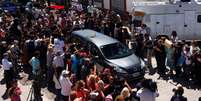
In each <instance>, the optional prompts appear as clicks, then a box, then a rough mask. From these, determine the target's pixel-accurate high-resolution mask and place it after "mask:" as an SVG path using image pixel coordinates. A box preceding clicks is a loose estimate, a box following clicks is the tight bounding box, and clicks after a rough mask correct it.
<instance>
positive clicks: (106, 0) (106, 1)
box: [103, 0, 110, 9]
mask: <svg viewBox="0 0 201 101" xmlns="http://www.w3.org/2000/svg"><path fill="white" fill-rule="evenodd" d="M103 3H104V8H105V9H110V0H103Z"/></svg>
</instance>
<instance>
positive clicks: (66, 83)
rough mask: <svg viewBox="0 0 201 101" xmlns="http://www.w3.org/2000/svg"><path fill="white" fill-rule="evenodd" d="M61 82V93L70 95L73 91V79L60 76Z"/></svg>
mask: <svg viewBox="0 0 201 101" xmlns="http://www.w3.org/2000/svg"><path fill="white" fill-rule="evenodd" d="M59 82H60V84H61V94H62V95H63V96H69V95H70V92H71V86H72V85H73V84H72V83H71V81H70V80H69V78H65V77H63V76H61V77H60V78H59Z"/></svg>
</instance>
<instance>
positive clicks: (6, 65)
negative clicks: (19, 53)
mask: <svg viewBox="0 0 201 101" xmlns="http://www.w3.org/2000/svg"><path fill="white" fill-rule="evenodd" d="M1 62H2V66H3V69H4V70H10V69H11V68H12V67H13V64H12V62H10V61H8V59H6V58H3V59H2V61H1Z"/></svg>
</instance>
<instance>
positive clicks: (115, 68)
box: [114, 66, 127, 73]
mask: <svg viewBox="0 0 201 101" xmlns="http://www.w3.org/2000/svg"><path fill="white" fill-rule="evenodd" d="M114 70H115V71H116V72H117V73H127V72H126V71H125V70H123V69H122V68H120V67H118V66H115V67H114Z"/></svg>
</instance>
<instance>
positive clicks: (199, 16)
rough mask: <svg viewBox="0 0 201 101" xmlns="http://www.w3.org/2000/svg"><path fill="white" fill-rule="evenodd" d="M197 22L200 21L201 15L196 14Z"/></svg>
mask: <svg viewBox="0 0 201 101" xmlns="http://www.w3.org/2000/svg"><path fill="white" fill-rule="evenodd" d="M197 22H198V23H201V15H198V17H197Z"/></svg>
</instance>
